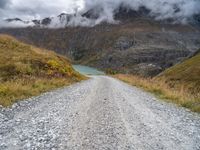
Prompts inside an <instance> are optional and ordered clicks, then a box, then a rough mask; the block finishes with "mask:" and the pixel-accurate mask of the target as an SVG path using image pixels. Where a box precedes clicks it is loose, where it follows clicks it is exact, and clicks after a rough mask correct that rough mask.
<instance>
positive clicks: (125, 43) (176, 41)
mask: <svg viewBox="0 0 200 150" xmlns="http://www.w3.org/2000/svg"><path fill="white" fill-rule="evenodd" d="M99 11H101V8H98V7H97V8H96V9H91V10H89V11H87V12H84V13H83V14H81V16H80V15H77V14H72V15H70V14H65V13H62V14H60V15H58V16H57V17H56V18H57V19H58V20H59V21H60V22H61V23H62V24H63V25H64V26H65V28H40V27H27V28H2V29H0V33H6V34H10V35H13V36H14V37H16V38H17V39H19V40H21V41H23V42H26V43H29V44H33V45H36V46H39V47H42V48H47V49H52V50H54V51H55V52H57V53H60V54H62V55H65V56H67V57H69V58H70V59H71V60H72V61H73V63H81V64H85V65H89V66H95V67H97V68H99V69H102V70H105V71H106V72H108V73H111V72H121V73H133V74H137V75H142V76H156V75H157V74H159V73H160V72H162V71H164V70H165V69H166V68H169V67H171V66H173V65H175V64H176V63H178V62H180V61H182V60H184V59H185V58H187V57H188V56H190V55H192V54H193V53H195V52H196V51H197V50H198V49H199V47H200V28H199V27H198V26H196V25H190V24H173V23H172V22H171V20H169V22H168V21H167V20H166V21H155V20H154V19H153V16H152V15H150V11H149V10H148V9H146V8H144V7H141V8H140V9H139V10H138V11H134V10H130V9H126V8H123V7H120V8H119V9H116V10H115V16H114V17H115V19H116V20H118V21H119V22H118V23H117V24H110V23H107V22H102V23H101V24H99V25H95V26H92V27H88V26H66V25H69V24H76V23H77V22H76V21H75V20H73V19H74V17H79V19H80V20H79V21H85V20H95V19H97V18H99V17H100V16H99V13H98V12H99ZM197 18H198V16H197ZM82 19H84V20H82ZM34 22H35V24H36V23H38V24H39V26H40V24H41V21H39V20H37V21H36V20H35V21H34ZM42 22H43V24H49V23H50V22H51V18H48V19H46V20H45V21H42ZM52 22H54V21H52Z"/></svg>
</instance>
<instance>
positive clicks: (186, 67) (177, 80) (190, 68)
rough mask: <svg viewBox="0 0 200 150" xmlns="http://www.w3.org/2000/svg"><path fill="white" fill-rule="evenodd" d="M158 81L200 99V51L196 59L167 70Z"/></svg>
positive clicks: (193, 58)
mask: <svg viewBox="0 0 200 150" xmlns="http://www.w3.org/2000/svg"><path fill="white" fill-rule="evenodd" d="M156 79H158V80H164V81H165V83H166V84H168V85H169V86H170V87H172V88H175V89H181V88H183V89H185V90H187V92H189V93H190V94H193V95H194V96H198V97H200V51H199V53H197V54H196V55H195V56H194V57H192V58H190V59H188V60H186V61H184V62H183V63H180V64H177V65H175V66H173V67H171V68H169V69H167V70H166V71H164V72H163V73H162V74H160V75H159V76H158V77H156Z"/></svg>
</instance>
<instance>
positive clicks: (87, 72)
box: [73, 65, 105, 75]
mask: <svg viewBox="0 0 200 150" xmlns="http://www.w3.org/2000/svg"><path fill="white" fill-rule="evenodd" d="M73 68H74V69H75V70H76V71H77V72H79V73H81V74H83V75H105V73H104V72H102V71H99V70H97V69H96V68H92V67H88V66H83V65H73Z"/></svg>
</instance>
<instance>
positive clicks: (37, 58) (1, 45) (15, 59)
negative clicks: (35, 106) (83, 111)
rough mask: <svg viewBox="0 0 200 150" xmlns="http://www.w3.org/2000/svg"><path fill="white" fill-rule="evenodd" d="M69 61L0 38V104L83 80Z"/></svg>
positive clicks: (12, 39)
mask: <svg viewBox="0 0 200 150" xmlns="http://www.w3.org/2000/svg"><path fill="white" fill-rule="evenodd" d="M84 78H85V77H83V76H81V75H80V74H78V73H77V72H75V71H74V70H73V69H72V67H71V64H70V62H69V60H67V59H66V58H64V57H62V56H60V55H57V54H55V53H54V52H51V51H47V50H42V49H39V48H36V47H33V46H31V45H27V44H24V43H21V42H19V41H17V40H16V39H14V38H12V37H10V36H7V35H0V105H3V106H10V105H11V104H13V103H14V102H17V101H18V100H21V99H24V98H28V97H31V96H35V95H38V94H40V93H42V92H46V91H49V90H52V89H55V88H58V87H62V86H65V85H69V84H71V83H74V82H77V81H80V80H83V79H84Z"/></svg>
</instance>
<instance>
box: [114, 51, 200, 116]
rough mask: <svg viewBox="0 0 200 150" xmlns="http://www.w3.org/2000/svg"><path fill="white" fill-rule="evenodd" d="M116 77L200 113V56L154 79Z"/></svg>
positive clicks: (131, 76) (127, 76)
mask: <svg viewBox="0 0 200 150" xmlns="http://www.w3.org/2000/svg"><path fill="white" fill-rule="evenodd" d="M115 77H116V78H118V79H121V80H123V81H125V82H127V83H130V84H132V85H134V86H138V87H142V88H143V89H145V90H147V91H149V92H152V93H154V94H156V95H157V96H159V97H160V98H163V99H165V100H167V101H170V102H173V103H176V104H178V105H180V106H183V107H186V108H189V109H191V110H192V111H195V112H200V54H197V55H196V56H194V57H192V58H190V59H188V60H186V61H184V62H183V63H180V64H177V65H175V66H173V67H171V68H169V69H167V70H166V71H165V72H163V73H162V74H161V75H159V76H157V77H155V78H153V79H151V78H148V79H147V78H141V77H138V76H134V75H115Z"/></svg>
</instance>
